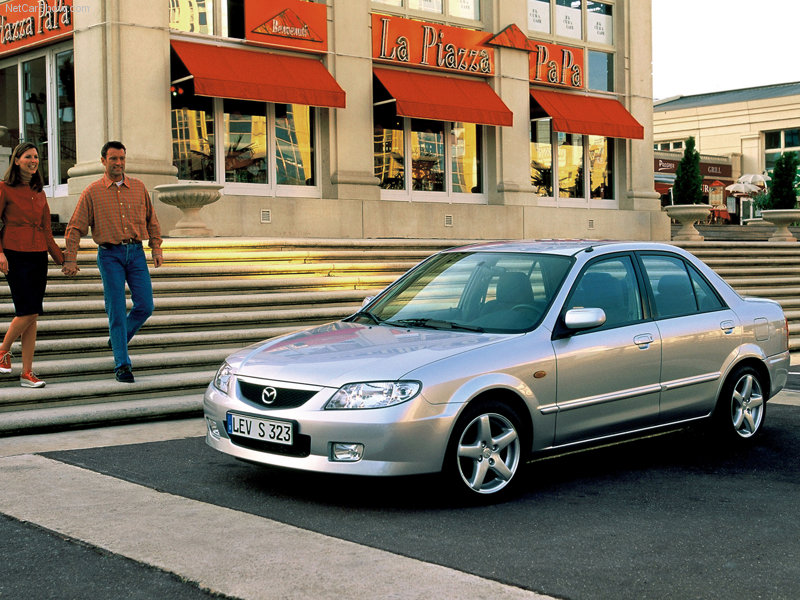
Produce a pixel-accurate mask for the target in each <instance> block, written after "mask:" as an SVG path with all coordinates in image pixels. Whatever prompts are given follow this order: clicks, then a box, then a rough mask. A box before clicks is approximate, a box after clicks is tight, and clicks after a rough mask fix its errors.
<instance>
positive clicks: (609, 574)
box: [0, 404, 800, 600]
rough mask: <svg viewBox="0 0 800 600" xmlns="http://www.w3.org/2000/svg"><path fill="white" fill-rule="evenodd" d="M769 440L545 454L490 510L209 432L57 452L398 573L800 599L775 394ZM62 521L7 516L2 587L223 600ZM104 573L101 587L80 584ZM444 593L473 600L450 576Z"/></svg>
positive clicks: (612, 594)
mask: <svg viewBox="0 0 800 600" xmlns="http://www.w3.org/2000/svg"><path fill="white" fill-rule="evenodd" d="M764 433H765V435H764V437H763V438H762V439H761V441H760V442H759V443H758V444H757V445H756V446H755V447H754V448H752V449H750V450H748V451H742V452H730V451H723V450H720V449H718V448H715V447H713V446H712V445H710V443H709V441H708V439H707V438H706V437H705V436H704V435H702V433H701V432H700V431H697V430H685V431H680V432H675V433H670V434H666V435H661V436H656V437H652V438H648V439H644V440H638V441H635V442H629V443H625V444H619V445H612V446H608V447H605V448H602V449H598V450H593V451H591V452H582V453H576V454H572V455H568V456H562V457H558V458H553V459H548V460H544V461H539V462H535V463H533V464H531V465H530V469H529V473H528V479H527V481H526V485H524V486H522V489H521V491H520V494H519V495H518V496H517V497H515V498H513V499H511V500H509V501H507V502H505V503H502V504H495V505H489V506H458V505H454V504H453V503H452V500H451V499H450V498H449V497H448V496H447V495H446V494H444V493H442V490H441V489H440V488H439V486H438V480H437V478H435V477H415V478H403V479H390V480H381V479H361V478H334V477H329V476H321V475H309V474H300V473H291V472H285V471H279V470H275V469H271V468H262V467H257V466H253V465H249V464H245V463H242V462H238V461H235V460H232V459H230V458H229V457H226V456H223V455H221V454H218V453H215V452H214V451H212V450H210V449H209V448H208V447H206V446H205V444H204V442H203V439H202V438H187V439H178V440H168V441H161V442H152V443H144V444H131V445H112V446H107V447H102V448H92V449H79V450H69V451H59V452H50V453H45V454H44V455H43V459H42V460H44V459H48V463H47V464H48V465H49V464H53V465H56V466H58V465H61V466H62V468H63V467H66V466H68V465H73V466H75V467H80V469H81V471H80V473H84V472H85V473H95V474H96V473H100V474H105V475H108V476H110V478H113V479H110V480H109V481H114V482H116V481H119V482H130V483H133V484H138V486H142V489H145V490H147V489H149V490H157V491H159V492H165V493H167V494H169V495H170V496H169V497H170V498H172V497H175V498H181V499H192V500H195V501H199V502H201V503H203V505H204V506H205V505H209V506H213V507H225V508H228V509H233V510H234V511H237V512H236V513H235V514H237V515H245V516H255V517H258V518H260V519H261V520H264V519H266V520H270V521H276V522H278V523H280V524H288V525H291V526H295V527H297V528H299V529H300V530H303V531H307V532H317V533H319V534H323V535H324V536H328V537H329V538H331V539H336V540H347V541H350V542H354V543H355V544H357V545H358V547H359V548H367V549H377V550H382V551H385V552H388V553H391V554H390V555H389V556H390V559H389V561H388V564H393V563H394V562H396V563H397V568H398V570H399V571H402V570H403V569H404V568H405V567H403V565H405V564H406V563H404V562H402V561H403V560H405V559H407V558H412V559H417V560H418V561H422V562H423V563H425V564H431V565H439V566H442V567H445V568H449V569H452V571H447V572H448V573H463V574H471V575H475V576H478V577H479V578H481V580H488V581H490V582H500V583H502V584H504V585H505V586H507V587H506V588H503V589H506V590H508V589H511V590H512V591H513V589H520V591H522V590H530V591H533V592H536V593H538V594H545V595H547V596H550V597H556V598H569V599H571V600H579V599H592V598H615V599H620V600H623V599H628V598H630V599H637V600H638V599H642V598H681V599H682V598H695V599H700V598H731V599H737V598H748V599H749V598H770V599H781V598H787V599H789V598H791V599H794V598H797V597H798V596H800V524H799V523H800V521H798V518H797V499H798V497H800V471H799V470H798V462H799V461H798V459H800V406H798V405H797V404H794V405H791V404H770V405H769V410H768V415H767V429H766V430H765V432H764ZM1 446H2V441H0V447H1ZM137 489H139V488H137ZM56 498H57V497H56ZM45 506H47V504H45ZM0 512H3V510H2V506H1V505H0ZM118 512H119V515H120V519H121V520H122V516H123V515H124V516H125V518H129V517H130V515H129V514H126V508H125V499H124V497H123V498H121V500H120V506H119V509H118ZM112 514H113V513H112ZM141 518H142V519H146V518H147V515H146V514H145V515H141ZM177 521H181V519H180V518H178V519H177ZM114 526H115V525H114V523H113V522H109V523H108V524H107V527H108V528H109V529H111V530H113V528H114ZM181 526H182V524H181V523H180V522H176V523H175V525H174V527H175V528H176V530H179V529H180V528H181ZM53 529H54V527H53V526H48V525H45V526H42V525H38V524H37V520H36V519H33V518H30V519H22V520H20V519H18V518H10V517H0V534H1V535H2V536H3V539H4V542H3V544H0V565H3V566H2V567H0V568H1V569H2V570H3V571H5V572H6V576H3V577H0V598H17V597H25V598H79V597H80V598H83V597H85V598H105V597H109V598H110V597H116V593H118V592H120V591H121V590H126V593H125V597H130V598H137V597H142V598H154V597H158V598H207V597H213V596H212V595H211V594H210V593H209V592H207V591H204V590H203V589H201V588H202V587H203V586H202V585H198V584H197V583H196V582H195V581H193V580H192V579H191V578H187V577H186V576H185V575H183V576H182V574H181V573H170V572H165V570H164V569H163V568H154V567H153V566H151V565H149V564H148V563H147V561H145V560H131V559H129V558H125V557H124V556H120V555H117V554H115V553H113V552H109V551H104V550H100V549H98V548H97V547H96V546H95V545H94V544H93V543H92V542H86V541H82V540H81V539H79V537H77V536H76V537H72V536H71V535H64V533H63V532H61V533H58V534H57V533H54V532H53ZM174 533H175V532H174V531H169V530H166V531H164V532H163V534H164V536H171V535H174ZM112 537H113V536H112ZM225 538H226V532H225V531H209V532H207V533H206V534H205V535H203V537H202V538H201V539H202V540H203V541H202V544H203V545H204V546H205V547H204V548H203V549H202V550H203V551H205V550H209V549H213V548H214V546H215V544H218V543H220V540H225V541H226V542H229V543H230V542H231V540H230V539H229V538H228V539H225ZM326 539H327V538H326ZM233 541H234V546H235V540H233ZM194 543H195V544H196V543H197V542H194ZM266 550H267V548H266V546H265V552H266ZM273 550H274V548H273V549H272V550H271V551H273ZM186 551H187V552H188V553H190V552H192V551H196V552H200V551H201V549H199V548H196V549H195V550H192V549H189V548H187V550H186ZM277 556H281V555H280V554H278V555H277ZM382 556H385V555H382ZM392 556H394V557H396V558H395V559H391V557H392ZM404 557H405V558H404ZM349 558H350V557H349V556H348V555H347V554H346V553H345V554H344V555H342V556H337V557H335V559H336V560H335V561H334V562H333V563H332V564H333V565H335V566H333V567H330V570H332V571H333V573H331V572H330V571H329V572H327V574H326V576H333V577H340V578H341V579H342V580H346V579H347V578H349V577H353V576H354V571H353V569H354V567H353V566H352V565H351V564H350V562H349ZM297 559H298V560H301V559H302V560H306V561H307V560H308V557H300V556H298V557H297ZM265 560H266V558H265ZM381 564H386V563H381ZM54 565H55V568H53V566H54ZM337 570H339V571H337ZM87 573H98V574H100V575H98V577H94V576H92V577H87V576H86V574H87ZM43 574H46V576H43ZM398 575H400V576H402V573H399V574H398ZM134 581H139V582H140V583H139V584H138V585H136V584H132V583H131V582H134ZM87 582H90V583H91V584H92V585H94V586H97V587H96V588H93V591H92V592H91V593H89V592H88V591H87V593H86V594H85V595H71V594H77V593H78V592H79V591H80V590H81V589H82V586H84V585H87ZM406 585H407V587H404V588H399V589H398V590H397V594H396V595H394V596H392V597H396V598H410V597H417V596H416V595H415V594H413V593H412V591H413V590H414V587H415V585H417V586H418V585H421V583H418V582H415V581H414V580H413V579H412V580H409V581H408V582H407V584H406ZM454 589H455V588H454ZM130 591H138V592H140V593H141V595H136V594H134V593H128V592H130ZM57 592H59V593H57ZM453 593H454V594H455V592H453ZM439 595H440V597H441V598H445V599H446V598H451V597H452V598H456V597H459V596H458V595H448V592H447V587H446V586H445V590H444V591H443V592H441V593H440V594H439ZM241 597H247V596H244V595H242V596H241ZM263 597H265V598H271V597H289V598H291V597H292V595H291V594H288V595H283V596H278V595H275V596H272V595H270V594H269V593H267V594H265V595H264V596H263ZM297 597H298V598H300V597H303V596H300V595H298V596H297ZM316 597H321V596H316ZM365 597H370V596H365ZM371 597H379V596H376V595H374V596H371ZM509 597H510V596H509Z"/></svg>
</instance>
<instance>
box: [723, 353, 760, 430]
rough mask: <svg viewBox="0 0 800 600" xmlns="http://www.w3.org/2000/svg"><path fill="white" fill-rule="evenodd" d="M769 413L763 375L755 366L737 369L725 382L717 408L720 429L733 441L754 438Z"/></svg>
mask: <svg viewBox="0 0 800 600" xmlns="http://www.w3.org/2000/svg"><path fill="white" fill-rule="evenodd" d="M766 414H767V399H766V397H765V396H764V392H763V386H762V384H761V379H760V375H759V374H758V372H757V371H756V370H755V369H753V368H752V367H740V368H738V369H736V370H735V371H734V372H733V373H732V374H731V375H730V377H728V379H727V381H725V385H723V386H722V392H721V393H720V396H719V398H718V399H717V406H716V409H715V410H714V421H715V425H716V428H717V431H718V432H719V433H720V434H721V435H722V436H723V437H725V438H727V439H728V440H730V441H733V442H738V443H743V442H748V441H752V440H753V439H755V438H756V437H757V436H758V435H759V434H760V433H761V430H762V428H763V425H764V418H765V417H766Z"/></svg>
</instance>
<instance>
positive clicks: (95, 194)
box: [64, 174, 161, 261]
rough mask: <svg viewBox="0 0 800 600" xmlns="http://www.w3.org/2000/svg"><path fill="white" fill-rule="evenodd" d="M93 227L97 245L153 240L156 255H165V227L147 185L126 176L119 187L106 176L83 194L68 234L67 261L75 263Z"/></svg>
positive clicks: (70, 222) (151, 241)
mask: <svg viewBox="0 0 800 600" xmlns="http://www.w3.org/2000/svg"><path fill="white" fill-rule="evenodd" d="M90 226H91V228H92V239H93V240H94V241H95V242H96V243H97V244H119V243H121V242H123V241H128V240H136V241H140V242H141V241H144V240H150V242H149V245H150V248H152V250H153V254H161V227H160V226H159V224H158V217H156V211H155V209H154V208H153V202H152V200H150V194H148V193H147V188H146V187H145V185H144V183H142V182H141V181H139V180H138V179H134V178H133V177H128V176H127V175H124V176H123V180H122V184H121V185H117V184H116V183H114V182H113V181H112V180H111V179H109V178H108V175H105V174H104V175H103V177H102V178H100V179H98V180H97V181H95V182H94V183H92V184H91V185H89V186H88V187H87V188H86V189H85V190H83V193H82V194H81V197H80V200H78V205H77V206H76V207H75V212H74V213H73V214H72V218H71V219H70V220H69V224H68V225H67V231H66V233H65V234H64V239H65V240H66V244H67V249H66V252H65V253H64V255H65V259H66V260H68V261H74V260H75V257H76V255H77V253H78V247H79V245H80V241H81V237H82V236H84V235H86V234H87V233H88V231H89V227H90Z"/></svg>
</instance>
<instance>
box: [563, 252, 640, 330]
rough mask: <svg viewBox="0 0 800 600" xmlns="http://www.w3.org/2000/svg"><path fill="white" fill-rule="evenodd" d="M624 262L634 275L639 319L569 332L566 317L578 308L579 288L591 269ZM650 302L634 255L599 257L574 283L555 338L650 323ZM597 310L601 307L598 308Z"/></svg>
mask: <svg viewBox="0 0 800 600" xmlns="http://www.w3.org/2000/svg"><path fill="white" fill-rule="evenodd" d="M622 260H625V261H627V263H628V266H629V267H630V273H631V274H632V275H633V282H632V283H631V288H630V291H632V292H634V293H635V294H636V296H637V298H636V299H637V300H638V304H639V318H638V319H635V320H632V321H625V322H620V323H613V324H610V323H609V322H608V321H606V322H605V323H603V324H602V325H600V326H599V327H593V328H591V329H586V330H581V331H570V330H567V329H566V327H565V326H564V325H563V322H564V315H565V314H566V313H567V311H568V310H570V309H571V308H576V307H573V306H572V304H573V299H574V297H575V294H576V293H577V291H578V286H579V284H580V282H581V280H582V279H583V277H584V276H585V275H586V274H587V272H589V271H590V269H592V268H593V267H595V266H596V265H598V264H600V263H604V262H610V261H622ZM650 301H651V299H650V298H649V297H648V290H646V289H645V287H644V286H643V281H642V272H641V264H640V263H639V260H638V259H637V257H636V256H635V254H634V253H631V252H619V253H613V254H604V255H602V256H598V257H597V258H595V259H593V260H592V261H590V262H588V263H586V264H585V265H584V266H583V268H582V269H581V270H580V272H579V273H578V275H577V276H576V277H575V279H574V281H573V282H572V284H571V288H570V290H569V294H568V295H567V297H566V299H565V300H564V304H563V305H562V307H561V311H560V313H559V319H558V323H559V324H560V325H559V326H558V327H557V328H556V331H555V332H554V334H553V335H554V338H555V337H564V336H574V335H576V336H577V335H584V334H590V333H596V332H598V331H606V330H609V329H618V328H620V327H630V326H631V325H639V324H640V323H644V322H647V321H650V320H652V311H651V310H650V304H649V302H650ZM589 308H594V307H592V306H589ZM597 308H600V307H599V306H598V307H597Z"/></svg>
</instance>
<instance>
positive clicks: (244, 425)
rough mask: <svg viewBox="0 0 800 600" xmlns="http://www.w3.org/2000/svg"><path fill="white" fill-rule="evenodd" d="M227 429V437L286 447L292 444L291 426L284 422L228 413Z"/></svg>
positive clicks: (292, 432)
mask: <svg viewBox="0 0 800 600" xmlns="http://www.w3.org/2000/svg"><path fill="white" fill-rule="evenodd" d="M227 429H228V435H238V436H241V437H246V438H250V439H253V440H261V441H263V442H273V443H275V444H286V445H287V446H291V445H292V443H293V442H294V431H293V429H292V424H291V423H287V422H285V421H273V420H272V419H259V418H256V417H248V416H245V415H237V414H234V413H228V419H227Z"/></svg>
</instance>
